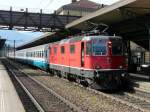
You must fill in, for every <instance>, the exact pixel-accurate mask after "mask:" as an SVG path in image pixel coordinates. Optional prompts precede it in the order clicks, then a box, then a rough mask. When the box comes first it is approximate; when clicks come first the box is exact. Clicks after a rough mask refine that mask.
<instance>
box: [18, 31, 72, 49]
mask: <svg viewBox="0 0 150 112" xmlns="http://www.w3.org/2000/svg"><path fill="white" fill-rule="evenodd" d="M68 33H70V32H68V31H67V30H63V31H58V32H49V33H45V34H44V35H42V36H40V37H38V38H36V39H34V40H32V41H29V42H27V43H24V44H23V45H21V46H18V47H17V49H18V50H20V49H25V48H30V47H34V46H37V45H43V44H47V43H51V42H56V41H60V40H61V39H64V38H66V37H67V36H68ZM74 33H75V32H74Z"/></svg>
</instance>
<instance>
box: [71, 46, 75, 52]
mask: <svg viewBox="0 0 150 112" xmlns="http://www.w3.org/2000/svg"><path fill="white" fill-rule="evenodd" d="M70 53H71V54H74V53H75V45H70Z"/></svg>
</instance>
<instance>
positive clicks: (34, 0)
mask: <svg viewBox="0 0 150 112" xmlns="http://www.w3.org/2000/svg"><path fill="white" fill-rule="evenodd" d="M91 1H94V2H97V3H103V4H108V5H109V4H112V3H114V2H116V1H118V0H91ZM70 2H71V0H0V9H2V8H4V9H6V8H8V7H9V6H12V7H17V8H18V9H19V8H33V9H34V10H36V9H49V10H50V11H53V10H56V9H58V8H59V7H61V6H62V5H64V4H68V3H70Z"/></svg>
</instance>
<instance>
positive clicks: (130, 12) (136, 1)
mask: <svg viewBox="0 0 150 112" xmlns="http://www.w3.org/2000/svg"><path fill="white" fill-rule="evenodd" d="M149 13H150V1H149V0H120V1H119V2H117V3H114V4H112V5H109V6H106V7H104V8H102V9H99V10H98V11H95V12H94V13H91V14H88V15H86V16H84V17H82V18H80V19H77V20H75V21H73V22H71V23H69V24H67V25H66V28H77V29H81V30H87V29H88V28H89V25H90V24H89V23H88V21H90V22H94V23H105V24H107V25H112V24H115V23H118V22H121V21H125V20H127V19H130V18H133V17H138V16H142V15H145V14H149Z"/></svg>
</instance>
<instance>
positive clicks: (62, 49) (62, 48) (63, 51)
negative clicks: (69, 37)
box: [61, 46, 65, 54]
mask: <svg viewBox="0 0 150 112" xmlns="http://www.w3.org/2000/svg"><path fill="white" fill-rule="evenodd" d="M61 53H62V54H64V53H65V47H64V46H61Z"/></svg>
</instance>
